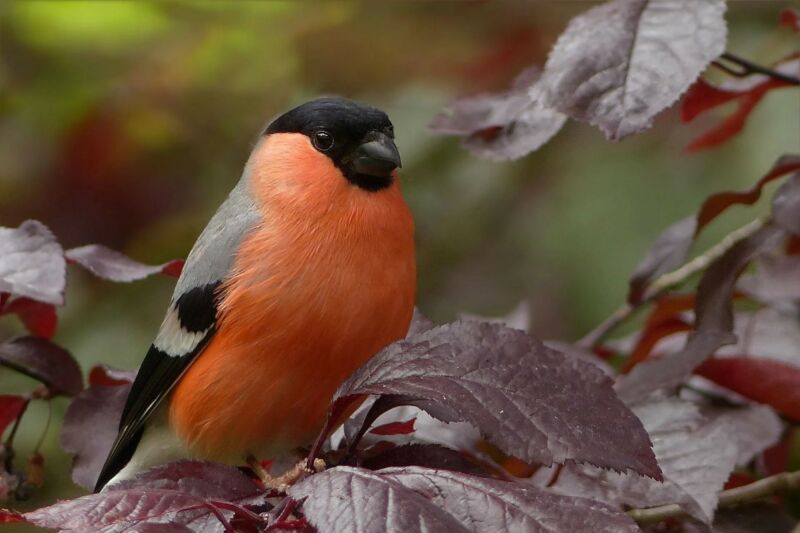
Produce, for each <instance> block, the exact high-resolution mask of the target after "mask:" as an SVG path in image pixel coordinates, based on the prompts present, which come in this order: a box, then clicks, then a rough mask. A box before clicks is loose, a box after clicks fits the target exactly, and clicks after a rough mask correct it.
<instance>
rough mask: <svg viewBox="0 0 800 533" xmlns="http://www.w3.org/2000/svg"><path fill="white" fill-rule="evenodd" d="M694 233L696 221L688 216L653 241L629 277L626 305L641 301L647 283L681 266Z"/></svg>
mask: <svg viewBox="0 0 800 533" xmlns="http://www.w3.org/2000/svg"><path fill="white" fill-rule="evenodd" d="M696 233H697V218H696V217H694V216H690V217H686V218H684V219H681V220H679V221H678V222H675V223H674V224H672V225H671V226H669V227H668V228H667V229H665V230H664V231H663V232H662V233H661V234H660V235H659V236H658V238H656V240H655V242H653V244H652V246H651V247H650V249H649V250H648V251H647V253H646V254H645V256H644V259H642V261H641V262H640V263H639V264H638V265H637V267H636V269H635V270H634V272H633V275H632V276H631V280H630V282H629V285H630V289H629V292H628V301H629V302H631V303H634V302H638V301H640V300H641V299H642V297H643V296H644V291H645V289H646V288H647V286H648V285H649V284H650V282H652V281H653V280H655V279H656V278H658V277H659V276H661V275H662V274H666V273H667V272H669V271H671V270H674V269H675V268H677V267H679V266H681V264H683V262H684V261H685V260H686V257H687V256H688V255H689V250H690V249H691V247H692V243H693V242H694V236H695V235H696Z"/></svg>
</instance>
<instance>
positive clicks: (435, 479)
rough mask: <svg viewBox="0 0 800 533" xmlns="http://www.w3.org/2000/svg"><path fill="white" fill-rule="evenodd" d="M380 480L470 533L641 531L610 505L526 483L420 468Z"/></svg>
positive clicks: (386, 474)
mask: <svg viewBox="0 0 800 533" xmlns="http://www.w3.org/2000/svg"><path fill="white" fill-rule="evenodd" d="M378 474H380V476H381V477H383V478H386V479H390V480H392V481H394V482H397V483H399V484H401V485H403V486H405V487H408V488H409V489H411V490H413V491H415V492H416V493H418V494H419V495H420V496H422V497H424V498H425V499H426V500H428V501H430V502H431V503H433V504H434V505H436V506H437V507H440V508H441V509H443V510H445V511H446V512H448V513H450V514H451V515H452V516H453V517H455V518H456V520H458V521H459V522H461V524H463V525H464V527H465V528H466V529H467V530H468V531H475V532H486V531H508V532H530V533H558V532H562V531H574V532H578V531H595V532H604V531H605V532H608V533H621V532H625V531H629V532H631V533H633V532H637V531H639V528H638V526H637V525H636V523H635V522H634V521H633V520H632V519H631V518H630V517H629V516H627V515H626V514H625V513H623V512H622V511H620V510H618V509H614V508H613V507H611V506H610V505H604V504H602V503H599V502H595V501H591V500H588V499H584V498H574V497H569V496H560V495H557V494H552V493H548V492H545V491H543V490H539V489H537V488H534V487H530V486H525V485H523V484H522V483H515V482H511V481H500V480H496V479H488V478H479V477H475V476H470V475H466V474H461V473H458V472H448V471H442V470H431V469H427V468H419V467H408V468H387V469H385V470H381V471H380V472H378Z"/></svg>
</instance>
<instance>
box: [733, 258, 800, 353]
mask: <svg viewBox="0 0 800 533" xmlns="http://www.w3.org/2000/svg"><path fill="white" fill-rule="evenodd" d="M756 265H757V267H758V268H757V269H756V272H755V273H753V274H748V275H745V276H742V277H741V279H739V283H738V285H737V289H738V290H739V291H741V292H743V293H744V294H746V295H747V296H749V297H750V298H753V299H755V300H757V301H759V302H762V303H764V304H767V305H769V306H771V307H775V308H777V309H781V310H784V311H788V312H791V311H793V310H794V308H795V307H794V305H795V301H797V300H800V256H796V255H767V254H765V255H763V256H761V257H759V258H758V260H757V261H756ZM742 353H744V352H742Z"/></svg>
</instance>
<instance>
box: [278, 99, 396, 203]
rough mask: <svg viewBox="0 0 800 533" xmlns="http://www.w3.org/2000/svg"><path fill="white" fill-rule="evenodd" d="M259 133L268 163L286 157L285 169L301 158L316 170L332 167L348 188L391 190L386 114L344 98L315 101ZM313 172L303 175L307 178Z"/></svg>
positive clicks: (392, 160)
mask: <svg viewBox="0 0 800 533" xmlns="http://www.w3.org/2000/svg"><path fill="white" fill-rule="evenodd" d="M264 135H265V141H267V142H265V143H263V144H265V146H266V148H267V150H268V151H269V152H270V153H271V156H272V157H273V159H276V158H280V156H281V154H283V155H284V156H286V155H289V154H290V153H291V155H292V156H293V157H294V161H293V162H289V161H286V163H285V164H287V165H288V164H294V165H298V163H299V161H301V160H305V161H306V165H307V166H309V167H312V166H315V167H316V170H321V169H322V168H323V167H329V166H330V165H332V166H333V167H335V169H338V173H339V174H340V176H341V177H343V178H344V179H345V180H346V181H347V182H349V184H350V185H353V186H356V187H358V188H360V189H362V190H364V191H368V192H377V191H381V190H383V189H386V188H388V187H390V186H391V185H392V183H393V181H394V178H395V174H396V173H395V169H397V168H398V167H400V154H399V153H398V151H397V146H396V145H395V143H394V127H393V126H392V123H391V122H390V121H389V117H388V116H387V115H386V113H384V112H383V111H381V110H380V109H376V108H374V107H370V106H367V105H363V104H359V103H357V102H353V101H351V100H346V99H344V98H332V97H325V98H318V99H316V100H311V101H310V102H306V103H305V104H302V105H300V106H298V107H295V108H294V109H291V110H290V111H287V112H286V113H284V114H283V115H281V116H279V117H278V118H276V119H275V120H273V121H272V122H271V123H270V124H269V126H267V129H266V130H265V132H264ZM265 157H270V155H269V154H267V155H265ZM299 166H303V165H302V164H301V165H299ZM316 174H319V172H316V171H309V172H307V173H306V175H307V177H308V179H313V176H314V175H316ZM328 174H331V173H330V172H329V173H328Z"/></svg>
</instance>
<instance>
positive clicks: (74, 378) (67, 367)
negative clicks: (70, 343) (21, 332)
mask: <svg viewBox="0 0 800 533" xmlns="http://www.w3.org/2000/svg"><path fill="white" fill-rule="evenodd" d="M0 365H2V366H7V367H9V368H12V369H14V370H16V371H17V372H21V373H23V374H25V375H27V376H30V377H32V378H33V379H37V380H39V381H41V382H42V383H44V384H45V385H47V386H48V387H49V388H50V391H51V392H52V393H53V394H64V395H66V396H75V395H76V394H78V393H79V392H80V391H81V390H83V376H82V375H81V369H80V367H79V366H78V363H77V361H75V359H74V358H73V357H72V355H70V353H69V352H68V351H66V350H65V349H64V348H62V347H60V346H58V345H56V344H53V343H52V342H50V341H48V340H47V339H42V338H40V337H18V338H16V339H12V340H10V341H7V342H4V343H2V344H0Z"/></svg>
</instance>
